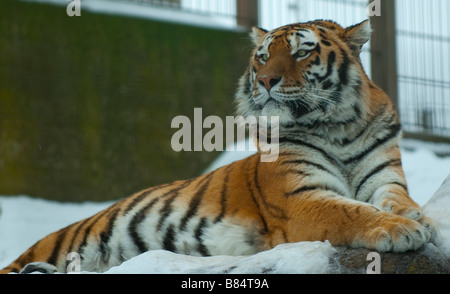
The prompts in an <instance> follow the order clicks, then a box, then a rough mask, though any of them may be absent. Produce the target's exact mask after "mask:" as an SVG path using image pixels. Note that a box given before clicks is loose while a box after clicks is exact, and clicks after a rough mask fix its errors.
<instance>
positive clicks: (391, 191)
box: [370, 183, 441, 245]
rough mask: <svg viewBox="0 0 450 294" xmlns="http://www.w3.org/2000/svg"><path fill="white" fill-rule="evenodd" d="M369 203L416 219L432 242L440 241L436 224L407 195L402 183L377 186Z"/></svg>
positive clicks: (437, 242)
mask: <svg viewBox="0 0 450 294" xmlns="http://www.w3.org/2000/svg"><path fill="white" fill-rule="evenodd" d="M370 203H372V204H373V205H375V206H376V207H378V208H380V209H382V210H383V211H386V212H389V213H393V214H396V215H401V216H404V217H406V218H409V219H413V220H416V221H418V222H419V223H421V224H422V225H423V226H424V227H425V228H426V229H427V230H428V232H429V233H430V236H431V239H430V240H431V242H432V243H434V244H436V245H438V244H439V243H440V242H441V237H440V233H439V228H438V225H437V224H436V222H435V221H434V220H433V219H431V218H429V217H426V216H425V215H424V214H423V212H422V208H421V207H420V206H419V205H418V204H417V203H416V202H414V201H413V200H412V199H411V198H410V197H409V195H408V192H407V189H406V187H404V186H403V185H399V184H395V183H393V184H387V185H384V186H382V187H380V188H378V189H377V190H376V191H375V193H374V194H373V195H372V197H371V199H370Z"/></svg>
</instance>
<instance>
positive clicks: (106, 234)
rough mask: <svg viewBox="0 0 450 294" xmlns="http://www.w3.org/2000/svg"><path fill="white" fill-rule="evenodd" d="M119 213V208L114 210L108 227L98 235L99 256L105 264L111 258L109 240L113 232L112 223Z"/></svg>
mask: <svg viewBox="0 0 450 294" xmlns="http://www.w3.org/2000/svg"><path fill="white" fill-rule="evenodd" d="M119 212H120V208H116V209H115V210H114V211H113V212H112V213H111V216H110V217H109V220H108V225H107V226H106V228H104V229H103V232H102V233H101V234H100V248H99V249H100V254H101V258H102V260H103V262H104V263H105V264H107V263H108V260H109V258H110V256H111V248H110V247H109V245H108V243H109V239H110V238H111V236H112V234H113V231H114V222H115V221H116V218H117V215H118V214H119Z"/></svg>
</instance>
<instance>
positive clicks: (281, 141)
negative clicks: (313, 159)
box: [279, 137, 344, 170]
mask: <svg viewBox="0 0 450 294" xmlns="http://www.w3.org/2000/svg"><path fill="white" fill-rule="evenodd" d="M286 142H287V143H292V144H296V145H302V146H305V147H308V148H310V149H313V150H316V151H317V152H319V153H320V154H322V156H323V157H325V158H326V159H327V160H328V161H329V162H330V163H332V164H334V165H336V166H337V167H338V168H339V169H341V170H344V167H343V166H342V164H341V163H340V162H339V161H338V160H336V159H335V158H334V157H331V156H330V155H329V154H328V152H326V151H325V150H323V149H322V148H320V147H317V146H315V145H312V144H310V143H307V142H305V141H302V140H299V139H292V138H287V137H283V138H280V139H279V143H280V144H281V143H286Z"/></svg>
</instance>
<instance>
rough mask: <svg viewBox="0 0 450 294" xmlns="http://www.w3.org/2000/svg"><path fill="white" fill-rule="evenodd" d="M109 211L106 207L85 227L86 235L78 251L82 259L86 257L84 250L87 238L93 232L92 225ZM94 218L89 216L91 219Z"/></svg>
mask: <svg viewBox="0 0 450 294" xmlns="http://www.w3.org/2000/svg"><path fill="white" fill-rule="evenodd" d="M108 212H109V210H108V209H105V210H104V211H102V212H100V213H99V214H98V215H96V216H97V217H96V218H95V219H94V221H93V222H92V223H91V224H90V225H89V226H88V227H87V228H86V229H84V232H83V234H84V237H83V241H82V242H81V244H80V246H79V247H78V250H77V251H78V253H79V254H80V257H81V260H83V259H84V257H83V252H84V248H85V247H86V245H87V239H88V238H89V236H90V234H91V229H92V227H93V226H94V225H95V224H96V223H97V222H98V220H99V219H100V218H102V217H103V216H104V215H105V214H107V213H108ZM91 219H92V218H89V220H91Z"/></svg>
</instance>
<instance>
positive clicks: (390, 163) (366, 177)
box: [355, 159, 402, 197]
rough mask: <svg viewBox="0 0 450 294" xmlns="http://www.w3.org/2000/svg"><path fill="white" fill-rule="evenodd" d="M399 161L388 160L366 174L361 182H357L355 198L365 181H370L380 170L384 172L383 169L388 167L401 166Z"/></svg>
mask: <svg viewBox="0 0 450 294" xmlns="http://www.w3.org/2000/svg"><path fill="white" fill-rule="evenodd" d="M401 164H402V163H401V161H400V159H393V160H389V161H387V162H384V163H382V164H380V165H378V166H377V167H376V168H374V169H372V171H371V172H370V173H368V174H367V175H366V176H365V177H364V178H363V179H362V180H361V182H359V185H358V187H357V188H356V192H355V197H356V196H357V195H358V193H359V191H360V190H361V188H362V186H363V185H364V184H365V183H366V181H367V180H368V179H370V178H371V177H373V176H374V175H376V174H378V173H380V172H381V171H382V170H384V169H385V168H387V167H388V166H399V165H401Z"/></svg>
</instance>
